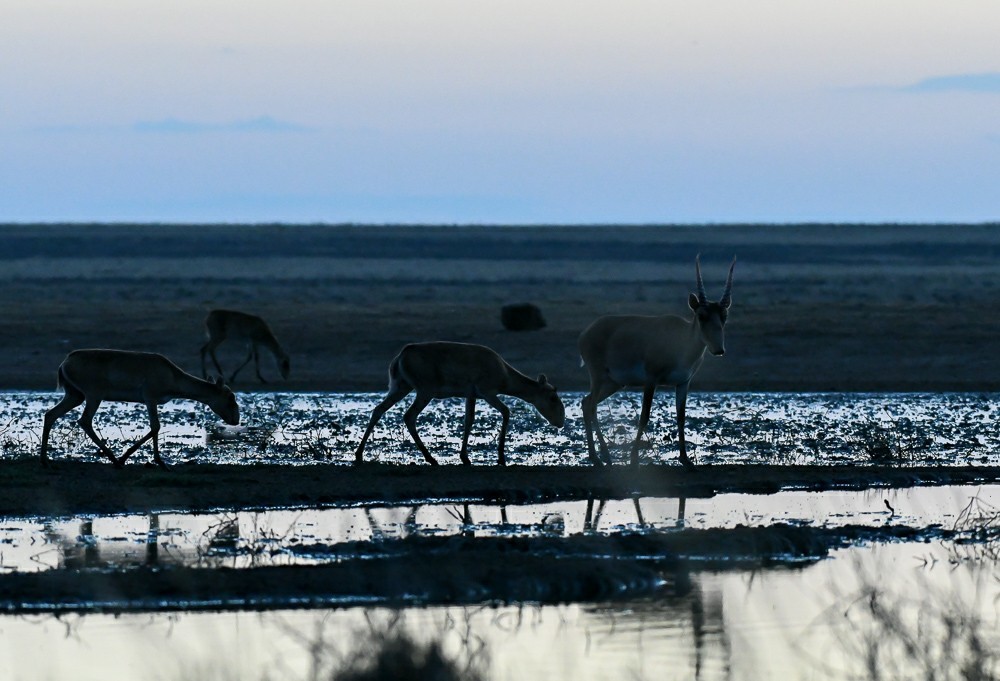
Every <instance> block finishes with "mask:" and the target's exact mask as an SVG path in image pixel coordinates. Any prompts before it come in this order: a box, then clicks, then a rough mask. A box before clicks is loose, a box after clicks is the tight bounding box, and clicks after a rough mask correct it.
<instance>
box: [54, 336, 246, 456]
mask: <svg viewBox="0 0 1000 681" xmlns="http://www.w3.org/2000/svg"><path fill="white" fill-rule="evenodd" d="M58 383H59V387H60V388H62V389H63V390H64V391H65V393H66V394H65V395H64V396H63V398H62V401H61V402H59V404H57V405H56V406H54V407H52V409H49V410H48V411H47V412H46V413H45V420H44V425H43V427H42V452H41V458H42V466H47V465H48V461H49V457H48V444H49V431H50V430H51V429H52V424H53V423H55V422H56V420H57V419H58V418H59V417H61V416H63V415H64V414H66V413H68V412H69V411H70V410H72V409H74V408H76V407H77V406H79V405H80V404H82V403H84V402H86V405H85V406H84V408H83V415H82V416H81V417H80V421H79V424H80V427H81V428H83V431H84V432H85V433H86V434H87V436H88V437H89V438H90V439H91V440H93V441H94V443H96V444H97V446H98V447H99V448H100V450H101V453H103V454H104V456H106V457H107V458H108V459H110V460H111V463H113V464H114V465H115V466H116V467H118V468H121V467H122V466H124V465H125V462H126V461H128V458H129V457H130V456H132V453H133V452H135V451H136V450H137V449H139V447H141V446H142V445H143V444H145V443H146V442H147V441H148V440H152V441H153V460H154V461H155V462H156V463H157V464H158V465H159V466H161V467H163V468H166V467H167V465H166V464H165V463H164V462H163V459H161V458H160V447H159V432H160V419H159V415H158V414H157V407H158V406H159V405H161V404H166V403H167V402H169V401H170V400H173V399H186V400H195V401H196V402H201V403H202V404H205V405H207V406H208V407H209V408H210V409H211V410H212V411H214V412H215V413H216V414H218V415H219V417H220V418H222V420H223V421H225V422H226V423H228V424H229V425H232V426H235V425H239V422H240V410H239V405H237V403H236V396H235V395H234V394H233V391H232V390H230V389H229V388H228V387H226V386H225V385H223V383H222V377H219V378H218V379H217V380H216V381H215V382H214V383H213V382H211V381H203V380H202V379H200V378H198V377H196V376H192V375H191V374H189V373H187V372H186V371H184V370H182V369H181V368H180V367H178V366H177V365H176V364H174V363H173V362H171V361H170V360H169V359H167V358H166V357H164V356H163V355H158V354H155V353H152V352H129V351H126V350H74V351H73V352H71V353H69V355H67V356H66V359H65V360H63V363H62V364H60V365H59V374H58ZM103 401H108V402H137V403H139V404H145V405H146V409H147V410H148V411H149V432H148V433H146V435H144V436H143V437H142V438H141V439H139V440H138V441H137V442H136V443H135V444H133V445H132V446H131V447H129V448H128V450H127V451H126V452H125V454H124V455H122V457H121V458H120V459H116V458H115V455H114V452H112V451H111V449H110V448H109V447H108V445H107V444H106V443H105V442H104V441H103V440H101V438H100V437H99V436H98V435H97V433H96V432H95V431H94V424H93V422H94V414H95V413H96V412H97V408H98V407H100V406H101V402H103Z"/></svg>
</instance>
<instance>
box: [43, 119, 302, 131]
mask: <svg viewBox="0 0 1000 681" xmlns="http://www.w3.org/2000/svg"><path fill="white" fill-rule="evenodd" d="M30 130H31V132H35V133H40V134H54V135H109V134H122V133H139V134H160V135H201V134H206V133H257V134H269V133H294V132H314V131H315V130H316V129H315V128H310V127H308V126H305V125H299V124H298V123H291V122H289V121H283V120H280V119H278V118H274V117H272V116H258V117H256V118H247V119H241V120H234V121H223V122H216V123H213V122H206V121H194V120H186V119H182V118H173V117H168V118H163V119H160V120H153V121H137V122H135V123H133V124H132V125H76V124H63V125H41V126H35V127H33V128H30Z"/></svg>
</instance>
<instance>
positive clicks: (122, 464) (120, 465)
mask: <svg viewBox="0 0 1000 681" xmlns="http://www.w3.org/2000/svg"><path fill="white" fill-rule="evenodd" d="M111 462H112V464H113V465H114V467H115V468H125V457H124V456H123V457H122V458H120V459H111Z"/></svg>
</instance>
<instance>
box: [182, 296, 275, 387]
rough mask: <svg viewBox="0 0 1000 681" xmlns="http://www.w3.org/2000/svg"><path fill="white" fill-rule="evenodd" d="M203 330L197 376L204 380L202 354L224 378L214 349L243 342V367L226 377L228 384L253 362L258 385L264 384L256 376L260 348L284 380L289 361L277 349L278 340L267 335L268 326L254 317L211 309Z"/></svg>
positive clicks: (261, 378)
mask: <svg viewBox="0 0 1000 681" xmlns="http://www.w3.org/2000/svg"><path fill="white" fill-rule="evenodd" d="M205 331H206V332H207V334H208V342H207V343H205V344H204V345H203V346H202V347H201V377H202V378H208V372H207V371H206V369H205V355H206V354H207V355H210V356H211V357H212V363H213V364H215V369H216V371H218V372H219V373H220V374H222V375H223V376H225V373H224V372H223V371H222V367H221V366H220V365H219V358H218V357H216V356H215V349H216V348H217V347H219V345H220V344H221V343H222V342H223V341H224V340H227V339H232V340H235V341H243V342H244V343H246V345H247V358H246V359H245V360H243V364H241V365H239V366H238V367H236V371H234V372H233V375H232V376H230V377H229V383H232V382H233V381H235V380H236V374H238V373H239V372H240V370H241V369H242V368H243V367H245V366H246V365H247V364H248V363H249V362H250V360H251V359H253V363H254V369H255V370H256V372H257V378H258V379H260V382H261V383H267V381H266V380H264V377H263V376H261V374H260V350H259V349H260V347H261V346H264V347H265V348H267V350H268V351H269V352H270V353H271V355H272V356H273V357H274V361H275V362H277V363H278V369H279V370H280V371H281V377H282V378H288V370H289V368H290V367H289V362H288V355H287V354H286V353H285V351H284V350H282V349H281V345H280V344H279V343H278V340H277V339H276V338H275V337H274V334H273V333H271V327H269V326H268V325H267V322H265V321H264V320H263V319H261V318H260V317H258V316H257V315H252V314H247V313H245V312H237V311H236V310H212V311H211V312H209V313H208V316H207V317H206V318H205Z"/></svg>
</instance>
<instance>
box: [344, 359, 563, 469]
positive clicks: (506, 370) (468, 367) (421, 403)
mask: <svg viewBox="0 0 1000 681" xmlns="http://www.w3.org/2000/svg"><path fill="white" fill-rule="evenodd" d="M414 390H416V391H417V396H416V399H414V400H413V404H411V405H410V408H409V409H407V410H406V414H405V415H404V416H403V421H404V422H405V423H406V428H407V430H409V431H410V436H411V437H412V438H413V442H414V443H416V445H417V449H419V450H420V453H421V454H423V455H424V459H426V460H427V463H429V464H432V465H434V466H436V465H437V461H435V460H434V457H433V456H431V454H430V452H428V451H427V447H425V446H424V443H423V442H422V441H421V440H420V436H419V435H417V417H418V416H419V415H420V412H422V411H423V410H424V407H426V406H427V405H428V403H430V401H431V400H433V399H435V398H440V397H464V398H465V428H464V431H463V433H462V452H461V459H462V463H464V464H468V463H469V455H468V446H469V431H470V430H471V429H472V422H473V420H474V419H475V417H476V399H477V398H480V397H481V398H482V399H483V400H485V401H486V403H487V404H489V405H490V406H491V407H493V408H494V409H496V410H497V411H499V412H500V415H501V416H502V417H503V424H502V425H501V426H500V444H499V447H498V454H497V456H498V459H497V461H498V463H499V464H500V465H501V466H505V465H506V464H507V460H506V458H505V457H504V451H503V448H504V442H505V440H506V437H507V426H508V424H509V422H510V409H508V408H507V405H505V404H504V403H503V401H501V400H500V398H499V397H498V395H510V396H511V397H517V398H519V399H522V400H524V401H525V402H529V403H530V404H532V405H534V407H535V409H537V410H538V412H539V413H540V414H541V415H542V416H544V417H545V420H547V421H548V422H549V423H551V424H552V425H553V426H555V427H556V428H562V426H563V423H564V422H565V420H566V411H565V409H564V407H563V403H562V401H561V400H560V399H559V395H557V394H556V389H555V388H554V387H552V385H550V384H549V382H548V381H547V380H546V379H545V374H541V375H540V376H539V377H538V379H537V380H535V379H533V378H529V377H528V376H525V375H524V374H522V373H521V372H520V371H518V370H517V369H515V368H514V367H512V366H511V365H509V364H507V362H505V361H504V360H503V358H502V357H500V355H498V354H497V353H496V352H495V351H493V350H491V349H490V348H487V347H485V346H482V345H471V344H468V343H448V342H443V341H441V342H433V343H414V344H411V345H407V346H406V347H404V348H403V349H402V350H400V352H399V354H398V355H396V357H395V358H394V359H393V360H392V362H391V363H390V364H389V394H388V395H386V396H385V399H384V400H382V402H381V403H380V404H379V405H378V406H377V407H375V410H374V411H373V412H372V417H371V420H370V421H369V422H368V429H367V430H366V431H365V435H364V437H363V438H361V444H360V445H358V449H357V451H356V452H355V453H354V460H355V462H356V463H361V462H362V460H363V456H364V451H365V443H366V442H368V438H369V436H371V434H372V430H373V429H374V428H375V424H376V423H378V421H379V419H381V418H382V415H383V414H385V412H387V411H388V410H389V409H390V408H391V407H392V406H393V405H394V404H396V403H397V402H399V401H400V400H401V399H403V398H404V397H406V396H407V395H409V394H410V393H411V392H412V391H414Z"/></svg>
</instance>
